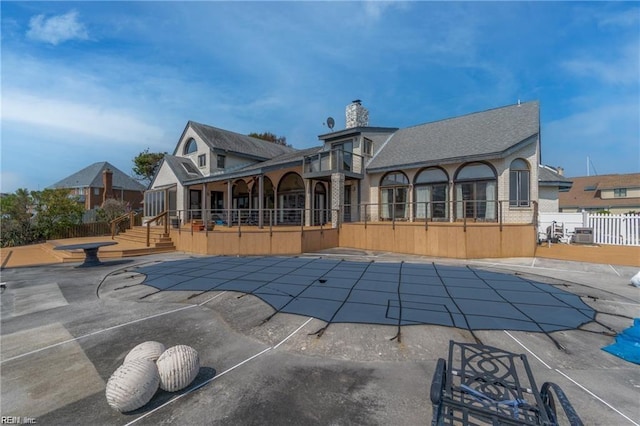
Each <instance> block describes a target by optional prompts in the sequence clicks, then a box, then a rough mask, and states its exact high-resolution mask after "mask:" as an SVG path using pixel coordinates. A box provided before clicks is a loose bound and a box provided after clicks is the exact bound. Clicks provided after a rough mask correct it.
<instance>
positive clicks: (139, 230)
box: [42, 226, 176, 262]
mask: <svg viewBox="0 0 640 426" xmlns="http://www.w3.org/2000/svg"><path fill="white" fill-rule="evenodd" d="M114 240H115V241H117V242H118V244H117V245H114V246H108V247H103V248H101V249H100V251H99V252H98V257H99V258H100V259H114V258H122V257H130V256H144V255H148V254H156V253H168V252H173V251H175V250H176V247H175V245H174V244H173V241H172V240H171V238H170V237H169V236H168V235H167V234H165V233H164V227H162V226H157V227H155V226H152V227H151V233H150V238H149V243H150V245H149V247H147V227H146V226H136V227H133V228H131V229H127V230H126V231H125V232H122V233H120V234H119V235H116V236H115V238H114ZM93 241H112V240H111V237H110V236H104V237H87V238H70V239H64V240H53V241H47V242H46V243H45V244H43V246H42V248H43V249H44V250H45V251H46V252H47V253H48V254H49V255H53V256H54V257H55V258H57V259H59V260H60V261H62V262H82V261H83V260H84V258H85V254H84V251H82V250H54V249H55V247H56V246H60V245H67V244H80V243H85V242H93Z"/></svg>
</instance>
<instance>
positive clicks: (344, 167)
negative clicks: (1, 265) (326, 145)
mask: <svg viewBox="0 0 640 426" xmlns="http://www.w3.org/2000/svg"><path fill="white" fill-rule="evenodd" d="M303 161H304V169H303V174H305V175H309V174H311V175H313V174H326V173H335V172H352V173H355V174H362V173H363V164H364V159H363V157H362V156H361V155H358V154H354V153H353V152H350V151H345V150H342V149H332V150H329V151H321V152H318V153H316V154H311V155H306V156H305V157H304V160H303Z"/></svg>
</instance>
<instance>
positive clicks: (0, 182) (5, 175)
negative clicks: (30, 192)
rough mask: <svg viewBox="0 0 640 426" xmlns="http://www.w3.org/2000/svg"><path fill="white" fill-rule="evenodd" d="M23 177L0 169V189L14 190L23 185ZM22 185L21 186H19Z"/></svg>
mask: <svg viewBox="0 0 640 426" xmlns="http://www.w3.org/2000/svg"><path fill="white" fill-rule="evenodd" d="M24 181H25V179H24V178H23V177H22V176H20V175H19V174H18V173H14V172H9V171H6V170H2V171H0V191H1V192H6V193H12V192H15V191H16V190H17V189H18V188H23V187H24ZM21 185H23V186H21Z"/></svg>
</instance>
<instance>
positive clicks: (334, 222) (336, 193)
mask: <svg viewBox="0 0 640 426" xmlns="http://www.w3.org/2000/svg"><path fill="white" fill-rule="evenodd" d="M343 201H344V173H332V174H331V227H333V228H337V227H338V226H340V224H341V223H342V204H343Z"/></svg>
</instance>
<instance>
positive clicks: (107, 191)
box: [102, 169, 114, 203]
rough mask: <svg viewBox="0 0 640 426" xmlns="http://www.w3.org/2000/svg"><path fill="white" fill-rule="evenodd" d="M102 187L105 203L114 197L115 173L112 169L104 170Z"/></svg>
mask: <svg viewBox="0 0 640 426" xmlns="http://www.w3.org/2000/svg"><path fill="white" fill-rule="evenodd" d="M102 186H103V187H104V192H103V193H102V202H103V203H104V202H105V201H106V200H108V199H109V198H114V197H113V172H112V171H111V170H110V169H104V170H103V171H102Z"/></svg>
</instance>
